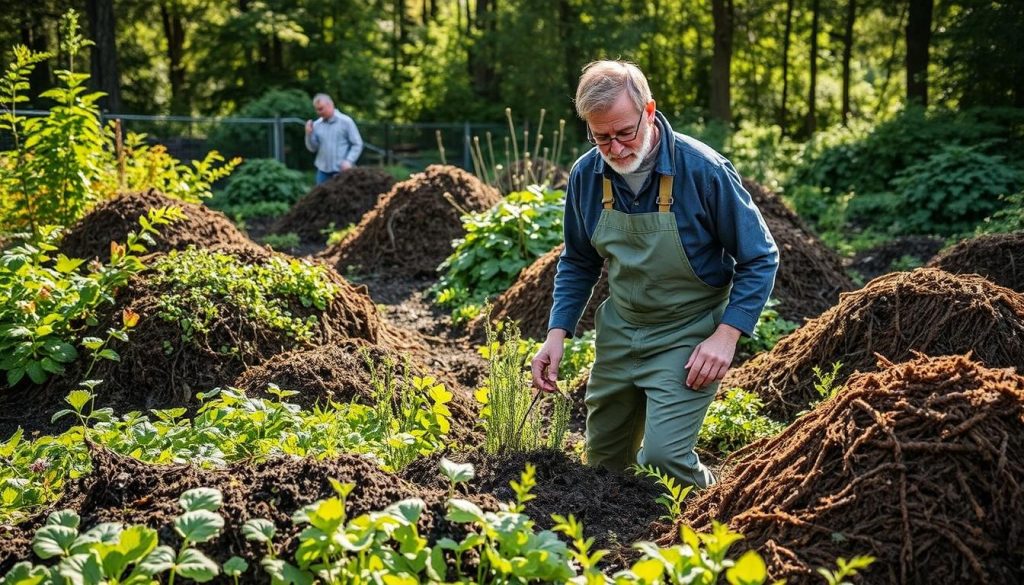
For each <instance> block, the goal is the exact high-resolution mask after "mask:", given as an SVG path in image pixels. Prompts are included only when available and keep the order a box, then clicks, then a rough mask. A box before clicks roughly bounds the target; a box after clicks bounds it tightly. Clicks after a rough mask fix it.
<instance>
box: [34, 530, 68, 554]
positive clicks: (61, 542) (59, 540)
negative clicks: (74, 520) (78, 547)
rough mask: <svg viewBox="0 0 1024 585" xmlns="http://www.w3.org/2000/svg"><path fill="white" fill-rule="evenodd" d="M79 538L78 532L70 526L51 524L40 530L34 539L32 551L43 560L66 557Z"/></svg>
mask: <svg viewBox="0 0 1024 585" xmlns="http://www.w3.org/2000/svg"><path fill="white" fill-rule="evenodd" d="M76 538H78V531H77V530H75V529H74V528H72V527H70V526H61V525H59V524H49V525H46V526H43V527H42V528H40V529H39V530H38V531H37V532H36V535H35V536H34V537H33V538H32V550H34V551H35V553H36V556H38V557H39V558H41V559H49V558H53V557H57V556H64V555H67V554H69V553H70V551H71V545H72V544H74V542H75V539H76Z"/></svg>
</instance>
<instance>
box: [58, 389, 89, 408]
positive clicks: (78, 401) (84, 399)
mask: <svg viewBox="0 0 1024 585" xmlns="http://www.w3.org/2000/svg"><path fill="white" fill-rule="evenodd" d="M92 396H93V395H92V392H89V391H88V390H72V391H71V392H68V395H67V396H66V397H65V398H64V401H65V402H67V403H68V404H70V405H71V408H74V409H75V411H76V412H82V409H83V408H85V405H86V404H89V401H90V400H92Z"/></svg>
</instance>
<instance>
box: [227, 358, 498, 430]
mask: <svg viewBox="0 0 1024 585" xmlns="http://www.w3.org/2000/svg"><path fill="white" fill-rule="evenodd" d="M371 363H372V364H373V365H372V367H371ZM389 363H390V364H392V366H391V367H388V365H387V364H389ZM406 364H408V374H409V376H410V378H411V377H412V376H421V377H423V376H432V375H434V374H433V373H431V371H430V369H428V368H427V367H426V366H424V365H422V364H421V363H420V362H419V361H418V360H415V359H414V358H412V357H409V358H408V361H406V357H405V356H403V355H402V354H400V353H398V352H396V351H392V350H388V349H385V348H383V347H380V346H377V345H373V344H371V343H368V342H366V341H363V340H361V339H346V340H343V341H340V342H335V343H329V344H324V345H318V346H316V347H312V348H308V349H306V348H304V349H296V350H292V351H289V352H286V353H282V354H279V355H276V356H274V357H272V358H270V359H269V360H267V361H266V362H264V363H262V364H260V365H258V366H256V367H252V368H249V369H247V370H246V371H244V372H242V374H241V375H240V376H239V377H238V378H237V379H236V380H235V381H234V383H233V384H231V385H232V386H235V387H237V388H241V389H243V390H245V391H246V394H248V395H249V396H263V397H269V396H270V395H269V394H268V393H267V392H266V389H267V386H268V385H269V384H276V385H277V386H278V387H280V388H281V389H284V390H294V391H296V392H299V394H297V395H295V396H291V397H289V398H287V399H286V400H287V401H288V402H292V403H295V404H299V405H301V406H302V407H303V408H306V409H310V408H312V407H313V405H315V404H317V403H320V404H321V405H323V404H326V403H327V401H328V400H334V401H335V402H340V403H348V402H357V403H360V404H367V405H372V404H374V403H375V402H376V401H375V398H374V391H375V390H374V389H375V380H376V383H377V384H380V385H386V383H387V382H386V380H388V379H391V380H392V382H391V383H393V384H394V385H395V388H398V389H401V388H403V387H406V385H408V384H411V383H412V382H411V380H406V379H405V373H406V370H405V366H406ZM435 377H436V376H435ZM438 382H441V383H443V384H444V385H445V387H446V388H447V389H448V390H449V391H450V392H451V393H452V394H453V397H452V401H451V402H449V403H448V408H449V410H451V412H452V436H453V438H454V439H456V440H458V441H460V442H462V443H467V444H476V443H477V439H478V438H479V437H477V436H476V433H477V432H478V431H477V430H475V427H476V422H477V414H476V410H477V409H476V406H475V404H474V402H473V399H472V398H471V394H470V392H469V391H467V390H465V389H462V388H459V387H458V384H457V383H456V382H454V381H453V380H449V379H440V380H438ZM469 390H475V388H471V389H469ZM394 398H395V399H396V400H397V398H398V397H397V396H395V397H394Z"/></svg>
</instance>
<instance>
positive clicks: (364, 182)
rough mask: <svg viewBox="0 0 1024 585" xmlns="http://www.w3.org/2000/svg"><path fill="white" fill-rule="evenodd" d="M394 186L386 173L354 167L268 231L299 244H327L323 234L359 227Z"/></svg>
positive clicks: (312, 193) (319, 188)
mask: <svg viewBox="0 0 1024 585" xmlns="http://www.w3.org/2000/svg"><path fill="white" fill-rule="evenodd" d="M394 184H395V178H394V177H392V176H391V175H390V174H389V173H388V172H386V171H384V170H382V169H378V168H374V167H354V168H351V169H349V170H347V171H345V172H342V173H338V174H337V175H335V176H333V177H331V178H330V179H329V180H327V181H326V182H324V183H323V184H320V185H317V186H316V187H313V190H312V191H310V192H309V193H308V194H307V195H306V196H304V197H303V198H302V199H299V201H298V202H296V203H295V205H294V206H293V207H292V208H291V210H289V211H288V213H286V214H284V215H283V216H281V217H280V218H279V219H278V220H277V222H275V223H274V225H273V227H272V228H271V231H272V232H274V233H278V234H285V233H295V234H298V236H299V239H300V240H301V242H302V243H303V244H320V245H322V244H323V243H324V242H325V241H327V235H325V234H324V231H325V230H328V229H331V224H333V225H334V228H333V229H336V230H340V229H344V228H346V227H347V226H349V225H350V224H354V223H359V221H360V220H361V219H362V218H363V215H364V214H366V212H367V211H369V210H371V209H373V206H374V205H376V204H377V199H378V198H379V197H380V196H381V194H383V193H387V192H388V191H389V190H390V189H391V187H392V186H393V185H394Z"/></svg>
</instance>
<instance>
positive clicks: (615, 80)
mask: <svg viewBox="0 0 1024 585" xmlns="http://www.w3.org/2000/svg"><path fill="white" fill-rule="evenodd" d="M622 90H626V92H628V93H629V99H630V101H632V102H633V104H634V105H636V110H637V111H638V112H639V111H641V110H643V109H644V107H645V106H646V105H647V103H648V102H649V101H651V100H652V99H653V96H652V95H651V87H650V86H649V85H648V84H647V78H646V77H644V74H643V72H642V71H640V68H639V67H637V66H636V64H634V63H630V62H629V61H592V62H590V63H588V64H587V65H586V67H584V68H583V75H581V76H580V84H579V85H578V86H577V87H576V113H577V114H579V117H580V118H583V119H584V120H586V119H587V118H588V117H589V116H590V115H591V114H594V113H599V112H604V111H605V110H607V109H608V108H610V107H612V104H614V103H615V100H616V99H618V97H619V95H620V94H621V93H622Z"/></svg>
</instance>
